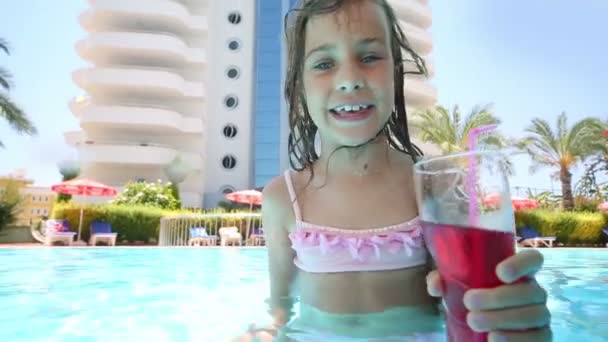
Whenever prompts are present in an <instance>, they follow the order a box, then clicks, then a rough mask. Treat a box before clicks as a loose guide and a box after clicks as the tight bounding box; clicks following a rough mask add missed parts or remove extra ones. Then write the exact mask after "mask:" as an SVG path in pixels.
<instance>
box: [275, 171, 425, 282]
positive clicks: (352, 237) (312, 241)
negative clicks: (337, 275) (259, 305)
mask: <svg viewBox="0 0 608 342" xmlns="http://www.w3.org/2000/svg"><path fill="white" fill-rule="evenodd" d="M285 181H286V183H287V189H288V191H289V196H290V198H291V201H292V203H293V210H294V214H295V218H296V227H295V231H294V232H292V233H290V234H289V239H290V240H291V243H292V248H293V249H294V250H295V251H296V257H295V259H294V264H295V265H296V266H297V267H298V268H300V269H301V270H303V271H306V272H312V273H326V272H357V271H382V270H396V269H403V268H409V267H415V266H420V265H424V264H425V263H426V262H427V259H428V255H427V251H426V249H425V248H424V243H423V240H422V232H421V227H420V224H419V223H418V219H417V218H414V219H412V220H409V221H406V222H403V223H400V224H396V225H393V226H388V227H382V228H373V229H357V230H354V229H340V228H333V227H326V226H320V225H316V224H312V223H308V222H304V221H303V220H302V215H301V212H300V207H299V205H298V200H297V198H296V194H295V191H294V187H293V182H292V180H291V176H290V171H289V170H287V171H286V172H285Z"/></svg>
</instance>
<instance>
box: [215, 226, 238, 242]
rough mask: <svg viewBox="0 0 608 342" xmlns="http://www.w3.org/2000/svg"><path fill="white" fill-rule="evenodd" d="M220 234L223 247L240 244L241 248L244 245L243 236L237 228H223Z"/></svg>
mask: <svg viewBox="0 0 608 342" xmlns="http://www.w3.org/2000/svg"><path fill="white" fill-rule="evenodd" d="M219 233H220V244H221V245H222V246H227V245H229V244H232V245H233V246H234V245H235V244H237V243H238V244H239V246H242V244H243V237H242V236H241V233H240V232H239V229H238V228H237V227H222V228H220V230H219Z"/></svg>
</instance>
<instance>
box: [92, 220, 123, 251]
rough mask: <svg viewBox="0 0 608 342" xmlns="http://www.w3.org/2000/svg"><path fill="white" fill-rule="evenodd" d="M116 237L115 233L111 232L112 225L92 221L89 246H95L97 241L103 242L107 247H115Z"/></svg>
mask: <svg viewBox="0 0 608 342" xmlns="http://www.w3.org/2000/svg"><path fill="white" fill-rule="evenodd" d="M117 235H118V234H117V233H113V232H112V225H111V224H110V223H109V222H103V221H93V222H91V238H90V239H89V245H90V246H95V245H96V244H97V242H98V241H104V242H106V243H107V244H108V245H109V246H116V236H117Z"/></svg>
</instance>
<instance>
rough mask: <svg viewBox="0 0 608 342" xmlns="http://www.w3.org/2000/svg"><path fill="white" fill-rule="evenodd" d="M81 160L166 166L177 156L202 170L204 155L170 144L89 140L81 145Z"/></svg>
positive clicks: (121, 164) (122, 164)
mask: <svg viewBox="0 0 608 342" xmlns="http://www.w3.org/2000/svg"><path fill="white" fill-rule="evenodd" d="M78 152H79V155H80V160H81V161H82V162H83V163H85V164H111V165H117V166H118V165H119V166H123V167H124V166H129V165H138V166H145V165H146V166H154V167H164V166H166V165H167V164H169V163H170V162H171V161H173V160H174V159H175V158H176V157H177V156H181V158H183V160H184V161H185V162H186V163H188V165H189V166H190V167H191V168H192V169H193V170H197V171H198V170H201V167H202V163H203V160H202V157H201V156H200V154H197V153H190V152H180V151H178V150H176V149H174V148H172V147H170V146H163V145H155V144H135V143H132V142H116V141H114V142H88V143H86V144H84V145H80V146H79V151H78Z"/></svg>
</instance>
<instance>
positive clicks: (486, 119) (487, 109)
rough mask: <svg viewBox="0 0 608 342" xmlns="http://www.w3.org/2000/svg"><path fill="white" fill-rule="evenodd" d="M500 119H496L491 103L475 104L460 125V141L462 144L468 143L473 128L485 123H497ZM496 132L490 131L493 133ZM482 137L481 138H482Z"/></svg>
mask: <svg viewBox="0 0 608 342" xmlns="http://www.w3.org/2000/svg"><path fill="white" fill-rule="evenodd" d="M499 124H500V119H498V118H497V117H496V116H495V115H494V113H493V112H492V106H491V105H489V104H488V105H484V106H475V107H473V109H471V111H470V112H469V114H468V115H467V117H466V119H465V121H464V125H463V127H462V133H461V137H460V143H461V144H462V145H464V146H466V145H467V144H468V137H469V134H470V132H471V130H473V129H474V128H477V127H481V126H486V125H499ZM495 134H497V133H492V134H491V135H495ZM482 139H483V138H482Z"/></svg>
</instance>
